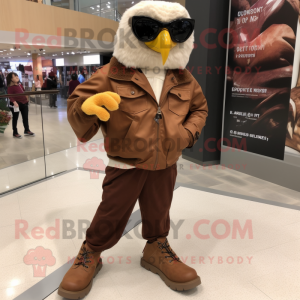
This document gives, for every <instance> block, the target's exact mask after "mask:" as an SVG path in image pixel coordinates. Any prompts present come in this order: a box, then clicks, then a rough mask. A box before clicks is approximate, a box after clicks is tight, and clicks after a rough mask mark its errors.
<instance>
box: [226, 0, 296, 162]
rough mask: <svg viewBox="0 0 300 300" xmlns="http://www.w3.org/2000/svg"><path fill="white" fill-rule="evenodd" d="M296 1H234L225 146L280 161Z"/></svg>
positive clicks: (290, 78)
mask: <svg viewBox="0 0 300 300" xmlns="http://www.w3.org/2000/svg"><path fill="white" fill-rule="evenodd" d="M298 16H299V0H248V1H247V0H232V2H231V19H230V37H229V43H230V45H229V50H228V67H227V79H226V96H225V97H226V99H225V112H224V113H225V115H224V142H223V143H224V146H230V147H233V148H239V149H242V150H244V151H248V152H252V153H256V154H260V155H265V156H268V157H272V158H276V159H280V160H283V159H284V153H285V141H286V134H287V124H288V118H289V109H290V95H291V84H292V74H293V63H294V56H295V41H296V34H297V24H298Z"/></svg>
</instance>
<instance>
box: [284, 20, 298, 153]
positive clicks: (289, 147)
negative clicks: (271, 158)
mask: <svg viewBox="0 0 300 300" xmlns="http://www.w3.org/2000/svg"><path fill="white" fill-rule="evenodd" d="M299 20H300V16H299ZM299 27H300V21H299V22H298V28H299ZM297 35H298V36H297V39H298V40H297V46H296V48H295V62H294V74H293V85H292V91H291V96H290V104H289V114H288V124H287V131H286V142H285V145H286V148H285V150H286V153H289V154H295V155H297V156H300V65H299V64H300V44H299V43H300V41H299V39H300V32H298V33H297Z"/></svg>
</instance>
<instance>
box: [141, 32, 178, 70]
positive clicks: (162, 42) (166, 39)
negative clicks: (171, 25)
mask: <svg viewBox="0 0 300 300" xmlns="http://www.w3.org/2000/svg"><path fill="white" fill-rule="evenodd" d="M145 44H146V45H147V46H148V47H149V48H150V49H152V50H153V51H156V52H158V53H160V54H161V56H162V60H163V65H165V63H166V61H167V59H168V57H169V54H170V51H171V49H172V48H174V47H175V46H176V45H177V43H174V42H173V41H172V39H171V36H170V33H169V31H168V30H167V29H163V30H162V31H161V33H160V34H159V35H158V37H157V38H156V39H155V40H154V41H152V42H146V43H145Z"/></svg>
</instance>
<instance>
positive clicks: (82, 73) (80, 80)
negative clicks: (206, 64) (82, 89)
mask: <svg viewBox="0 0 300 300" xmlns="http://www.w3.org/2000/svg"><path fill="white" fill-rule="evenodd" d="M78 81H79V82H80V83H83V82H85V75H84V71H83V70H81V71H80V75H79V76H78Z"/></svg>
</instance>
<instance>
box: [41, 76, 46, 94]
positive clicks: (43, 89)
mask: <svg viewBox="0 0 300 300" xmlns="http://www.w3.org/2000/svg"><path fill="white" fill-rule="evenodd" d="M43 80H44V82H43V85H42V88H41V90H42V91H46V90H47V76H44V77H43Z"/></svg>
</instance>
